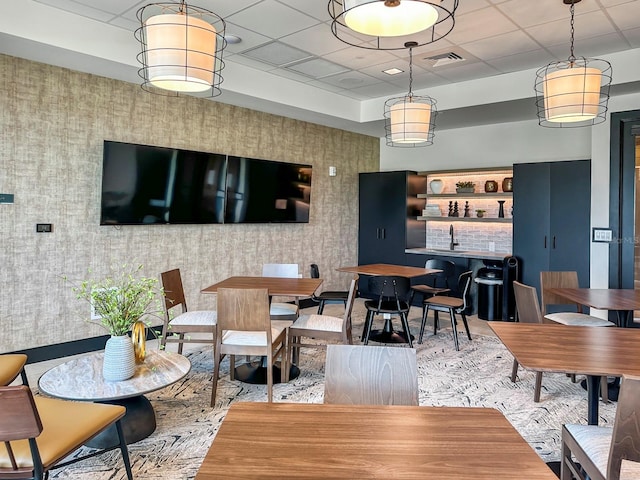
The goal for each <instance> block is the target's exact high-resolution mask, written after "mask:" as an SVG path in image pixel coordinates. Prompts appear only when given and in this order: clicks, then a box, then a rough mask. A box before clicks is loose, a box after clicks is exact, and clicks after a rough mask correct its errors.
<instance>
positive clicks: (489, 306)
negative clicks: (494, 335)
mask: <svg viewBox="0 0 640 480" xmlns="http://www.w3.org/2000/svg"><path fill="white" fill-rule="evenodd" d="M487 263H488V262H486V261H485V265H487ZM474 281H475V282H476V283H477V284H478V318H480V319H481V320H502V283H503V278H502V263H500V265H499V266H498V265H493V264H489V265H487V266H486V267H484V268H481V269H480V270H478V273H477V274H476V278H475V280H474Z"/></svg>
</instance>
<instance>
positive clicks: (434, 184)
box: [429, 178, 444, 195]
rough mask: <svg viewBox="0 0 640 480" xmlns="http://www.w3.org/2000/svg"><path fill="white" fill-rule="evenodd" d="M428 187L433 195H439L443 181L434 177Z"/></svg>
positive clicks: (442, 188)
mask: <svg viewBox="0 0 640 480" xmlns="http://www.w3.org/2000/svg"><path fill="white" fill-rule="evenodd" d="M429 187H430V188H431V191H432V192H433V193H434V194H435V195H440V194H441V193H442V191H443V190H444V182H443V181H442V180H441V179H440V178H434V179H433V180H431V181H430V182H429Z"/></svg>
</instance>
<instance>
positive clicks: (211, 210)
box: [100, 140, 311, 225]
mask: <svg viewBox="0 0 640 480" xmlns="http://www.w3.org/2000/svg"><path fill="white" fill-rule="evenodd" d="M310 191H311V166H310V165H302V164H293V163H285V162H273V161H267V160H260V159H251V158H240V157H229V156H227V155H224V154H219V153H207V152H196V151H191V150H181V149H175V148H164V147H154V146H149V145H136V144H130V143H122V142H113V141H108V140H105V142H104V154H103V170H102V200H101V202H102V203H101V217H100V224H101V225H144V224H154V223H155V224H207V223H214V224H215V223H271V222H294V223H295V222H303V223H306V222H308V221H309V202H310Z"/></svg>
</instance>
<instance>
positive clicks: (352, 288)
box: [342, 275, 358, 333]
mask: <svg viewBox="0 0 640 480" xmlns="http://www.w3.org/2000/svg"><path fill="white" fill-rule="evenodd" d="M357 293H358V275H356V276H354V277H353V278H352V279H351V283H350V284H349V295H348V296H347V304H346V306H345V309H344V316H343V317H342V318H343V319H344V322H343V323H342V329H343V331H344V332H343V333H346V331H347V330H350V329H351V312H352V311H353V304H354V303H355V301H356V295H357Z"/></svg>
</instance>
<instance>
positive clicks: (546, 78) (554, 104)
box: [535, 0, 611, 128]
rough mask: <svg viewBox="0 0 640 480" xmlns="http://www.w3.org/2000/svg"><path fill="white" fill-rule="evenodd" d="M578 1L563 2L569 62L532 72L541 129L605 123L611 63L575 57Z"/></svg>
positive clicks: (564, 0)
mask: <svg viewBox="0 0 640 480" xmlns="http://www.w3.org/2000/svg"><path fill="white" fill-rule="evenodd" d="M580 1H581V0H563V3H565V4H566V5H571V7H570V11H571V51H570V55H569V59H568V60H565V61H560V62H552V63H550V64H549V65H547V66H546V67H543V68H541V69H539V70H538V72H537V73H536V84H535V90H536V106H537V107H538V123H539V124H540V125H542V126H543V127H556V128H559V127H565V128H567V127H584V126H589V125H596V124H598V123H602V122H604V121H605V120H606V113H607V103H608V102H609V87H610V86H611V64H610V63H609V62H607V61H606V60H599V59H592V58H585V57H576V56H575V55H574V52H573V43H574V10H575V4H576V3H579V2H580Z"/></svg>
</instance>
